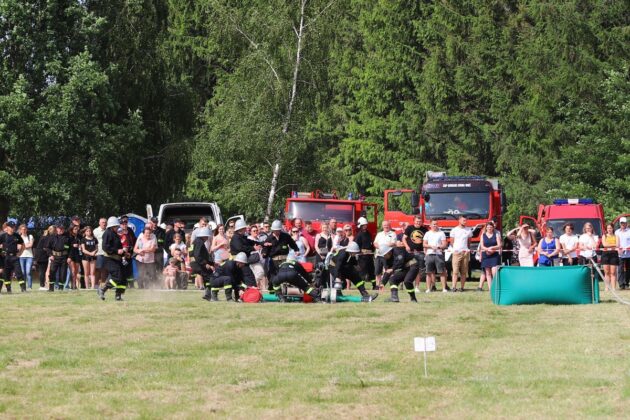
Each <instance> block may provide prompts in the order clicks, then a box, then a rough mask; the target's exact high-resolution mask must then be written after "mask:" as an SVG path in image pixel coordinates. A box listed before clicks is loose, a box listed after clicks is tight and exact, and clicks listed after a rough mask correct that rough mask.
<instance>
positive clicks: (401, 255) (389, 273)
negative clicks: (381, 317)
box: [379, 242, 420, 303]
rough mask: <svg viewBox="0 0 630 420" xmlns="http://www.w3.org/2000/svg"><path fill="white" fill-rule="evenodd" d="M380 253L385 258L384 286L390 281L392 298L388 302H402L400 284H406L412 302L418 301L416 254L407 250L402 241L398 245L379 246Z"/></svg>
mask: <svg viewBox="0 0 630 420" xmlns="http://www.w3.org/2000/svg"><path fill="white" fill-rule="evenodd" d="M379 254H380V255H381V257H382V258H383V264H384V266H383V286H386V285H387V283H388V282H389V283H390V286H389V291H390V294H391V296H390V298H389V299H387V302H400V298H399V296H398V291H399V288H400V284H401V283H403V284H404V285H405V290H406V291H407V293H408V294H409V299H411V301H412V302H415V303H418V299H417V298H416V291H415V285H414V281H415V279H416V276H417V275H418V270H419V269H420V267H418V261H417V259H416V256H415V255H414V254H412V253H411V252H407V250H406V249H405V245H404V244H403V243H402V242H397V243H396V246H394V247H391V246H389V245H384V246H382V247H381V248H379Z"/></svg>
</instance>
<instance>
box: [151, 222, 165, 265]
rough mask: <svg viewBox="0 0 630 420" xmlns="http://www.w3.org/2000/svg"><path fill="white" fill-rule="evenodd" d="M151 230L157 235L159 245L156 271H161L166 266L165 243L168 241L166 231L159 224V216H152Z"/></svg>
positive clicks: (156, 252) (156, 254) (156, 253)
mask: <svg viewBox="0 0 630 420" xmlns="http://www.w3.org/2000/svg"><path fill="white" fill-rule="evenodd" d="M148 225H149V227H150V228H151V231H153V234H154V235H155V240H156V241H157V247H156V248H155V271H156V272H157V273H159V272H160V271H162V268H163V267H164V244H165V242H166V231H165V230H164V229H162V227H161V226H160V225H158V218H157V217H152V218H151V219H149V223H148Z"/></svg>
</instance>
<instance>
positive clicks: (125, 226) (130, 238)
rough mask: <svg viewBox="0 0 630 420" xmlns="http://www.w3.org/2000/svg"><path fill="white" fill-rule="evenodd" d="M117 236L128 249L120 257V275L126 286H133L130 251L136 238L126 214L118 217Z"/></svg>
mask: <svg viewBox="0 0 630 420" xmlns="http://www.w3.org/2000/svg"><path fill="white" fill-rule="evenodd" d="M118 236H119V237H120V242H121V243H122V245H123V247H124V248H126V249H128V251H127V252H125V253H124V254H123V258H122V276H123V278H124V279H125V281H126V282H127V286H129V287H130V288H133V287H134V280H135V279H134V278H133V265H132V251H133V248H134V246H135V245H136V240H137V238H136V234H135V233H134V232H133V229H131V228H130V227H129V218H128V217H127V216H122V217H121V218H120V227H119V228H118Z"/></svg>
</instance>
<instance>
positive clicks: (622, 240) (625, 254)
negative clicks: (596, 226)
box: [615, 217, 630, 289]
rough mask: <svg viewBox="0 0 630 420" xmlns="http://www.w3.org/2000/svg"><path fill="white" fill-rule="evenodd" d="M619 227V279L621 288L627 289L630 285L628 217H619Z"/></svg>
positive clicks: (616, 233) (617, 235) (629, 231)
mask: <svg viewBox="0 0 630 420" xmlns="http://www.w3.org/2000/svg"><path fill="white" fill-rule="evenodd" d="M619 225H620V227H619V229H617V230H616V231H615V236H616V237H617V246H618V247H619V248H618V252H619V269H618V275H617V280H618V282H619V288H620V289H627V288H628V286H630V229H628V219H627V218H626V217H621V218H620V219H619Z"/></svg>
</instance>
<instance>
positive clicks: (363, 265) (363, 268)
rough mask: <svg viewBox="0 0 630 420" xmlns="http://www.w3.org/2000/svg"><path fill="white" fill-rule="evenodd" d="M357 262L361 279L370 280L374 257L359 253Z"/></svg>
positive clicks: (372, 277) (371, 278) (371, 279)
mask: <svg viewBox="0 0 630 420" xmlns="http://www.w3.org/2000/svg"><path fill="white" fill-rule="evenodd" d="M357 261H358V263H359V274H360V275H361V280H363V281H369V282H372V281H374V280H375V278H374V271H375V270H374V257H373V256H372V255H359V256H358V257H357Z"/></svg>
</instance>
